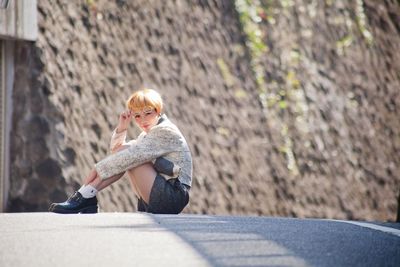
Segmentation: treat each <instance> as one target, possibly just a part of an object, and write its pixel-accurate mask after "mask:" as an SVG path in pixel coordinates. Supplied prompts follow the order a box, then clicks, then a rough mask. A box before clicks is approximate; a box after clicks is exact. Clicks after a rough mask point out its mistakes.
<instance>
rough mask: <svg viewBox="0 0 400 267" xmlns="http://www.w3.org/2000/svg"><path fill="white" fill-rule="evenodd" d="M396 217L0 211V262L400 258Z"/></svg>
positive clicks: (355, 262) (399, 262)
mask: <svg viewBox="0 0 400 267" xmlns="http://www.w3.org/2000/svg"><path fill="white" fill-rule="evenodd" d="M399 229H400V227H399V224H385V223H366V222H348V221H347V222H344V221H332V220H313V219H291V218H270V217H232V216H229V217H224V216H202V215H149V214H145V213H99V214H87V215H86V214H85V215H59V214H51V213H14V214H10V213H9V214H0V266H2V267H8V266H74V267H77V266H96V267H98V266H174V267H178V266H190V267H192V266H332V267H333V266H335V267H337V266H352V267H353V266H363V267H365V266H397V267H398V266H400V230H399Z"/></svg>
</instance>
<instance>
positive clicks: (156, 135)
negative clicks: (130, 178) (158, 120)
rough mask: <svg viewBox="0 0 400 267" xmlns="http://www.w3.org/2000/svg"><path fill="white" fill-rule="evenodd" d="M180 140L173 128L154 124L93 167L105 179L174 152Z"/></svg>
mask: <svg viewBox="0 0 400 267" xmlns="http://www.w3.org/2000/svg"><path fill="white" fill-rule="evenodd" d="M181 142H182V140H181V138H180V135H179V134H178V133H177V132H176V131H175V130H174V128H170V127H162V126H155V127H153V129H151V131H150V132H149V133H148V134H146V135H145V136H143V138H140V139H138V140H137V142H135V143H133V144H132V145H130V147H129V148H127V149H124V150H122V151H119V152H117V153H115V154H112V155H110V156H108V157H106V158H105V159H103V160H101V161H99V162H98V163H97V164H96V165H95V169H96V171H97V173H98V174H99V176H100V178H101V179H107V178H110V177H112V176H114V175H116V174H119V173H123V172H125V171H127V170H129V169H131V168H134V167H137V166H139V165H141V164H144V163H146V162H150V161H152V160H154V159H156V158H158V157H160V156H163V155H165V154H168V153H170V152H174V151H176V150H177V149H179V147H180V145H181Z"/></svg>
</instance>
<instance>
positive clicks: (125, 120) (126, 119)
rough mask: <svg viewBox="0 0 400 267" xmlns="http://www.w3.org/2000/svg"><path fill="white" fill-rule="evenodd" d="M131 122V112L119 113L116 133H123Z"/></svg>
mask: <svg viewBox="0 0 400 267" xmlns="http://www.w3.org/2000/svg"><path fill="white" fill-rule="evenodd" d="M131 120H132V111H130V110H126V111H123V112H121V114H120V115H119V122H118V127H117V132H119V133H120V132H123V131H125V130H126V129H128V125H129V123H130V122H131Z"/></svg>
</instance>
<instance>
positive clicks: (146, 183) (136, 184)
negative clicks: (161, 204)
mask: <svg viewBox="0 0 400 267" xmlns="http://www.w3.org/2000/svg"><path fill="white" fill-rule="evenodd" d="M128 175H129V178H130V181H131V185H132V188H133V191H135V193H136V194H138V196H139V197H141V198H142V199H143V200H144V202H146V203H149V200H150V193H151V188H152V187H153V184H154V180H155V179H156V176H157V172H156V171H155V170H154V167H153V164H151V163H145V164H143V165H140V166H137V167H135V168H133V169H130V170H129V171H128Z"/></svg>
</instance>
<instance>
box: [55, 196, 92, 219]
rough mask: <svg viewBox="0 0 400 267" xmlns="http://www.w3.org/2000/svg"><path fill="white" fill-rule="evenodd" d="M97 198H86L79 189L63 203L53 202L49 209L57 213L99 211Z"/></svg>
mask: <svg viewBox="0 0 400 267" xmlns="http://www.w3.org/2000/svg"><path fill="white" fill-rule="evenodd" d="M97 208H98V207H97V198H96V196H94V197H92V198H84V197H83V196H82V195H81V193H79V192H78V191H77V192H75V193H74V194H73V195H72V196H70V197H69V198H68V199H67V201H65V202H63V203H52V204H51V205H50V207H49V211H51V212H55V213H64V214H68V213H97Z"/></svg>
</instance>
